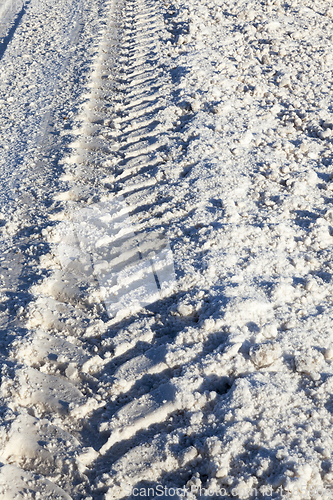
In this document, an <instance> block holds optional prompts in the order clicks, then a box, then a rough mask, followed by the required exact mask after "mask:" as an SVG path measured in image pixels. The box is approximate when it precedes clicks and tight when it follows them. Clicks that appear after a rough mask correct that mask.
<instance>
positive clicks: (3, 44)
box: [0, 2, 30, 60]
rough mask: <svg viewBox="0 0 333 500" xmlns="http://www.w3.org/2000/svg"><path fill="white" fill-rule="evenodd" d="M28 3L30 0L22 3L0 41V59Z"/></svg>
mask: <svg viewBox="0 0 333 500" xmlns="http://www.w3.org/2000/svg"><path fill="white" fill-rule="evenodd" d="M29 3H30V2H27V3H25V4H24V5H23V7H22V9H21V10H20V11H19V13H18V14H17V16H16V19H15V21H14V23H13V25H12V27H11V28H10V30H9V32H8V34H7V35H6V36H5V37H4V38H3V39H2V40H1V41H0V60H1V59H2V57H3V55H4V53H5V52H6V49H7V47H8V45H9V42H10V41H11V39H12V38H13V36H14V33H15V31H16V29H17V28H18V25H19V24H20V22H21V19H22V17H23V16H24V14H25V11H26V9H27V6H28V5H29Z"/></svg>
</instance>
